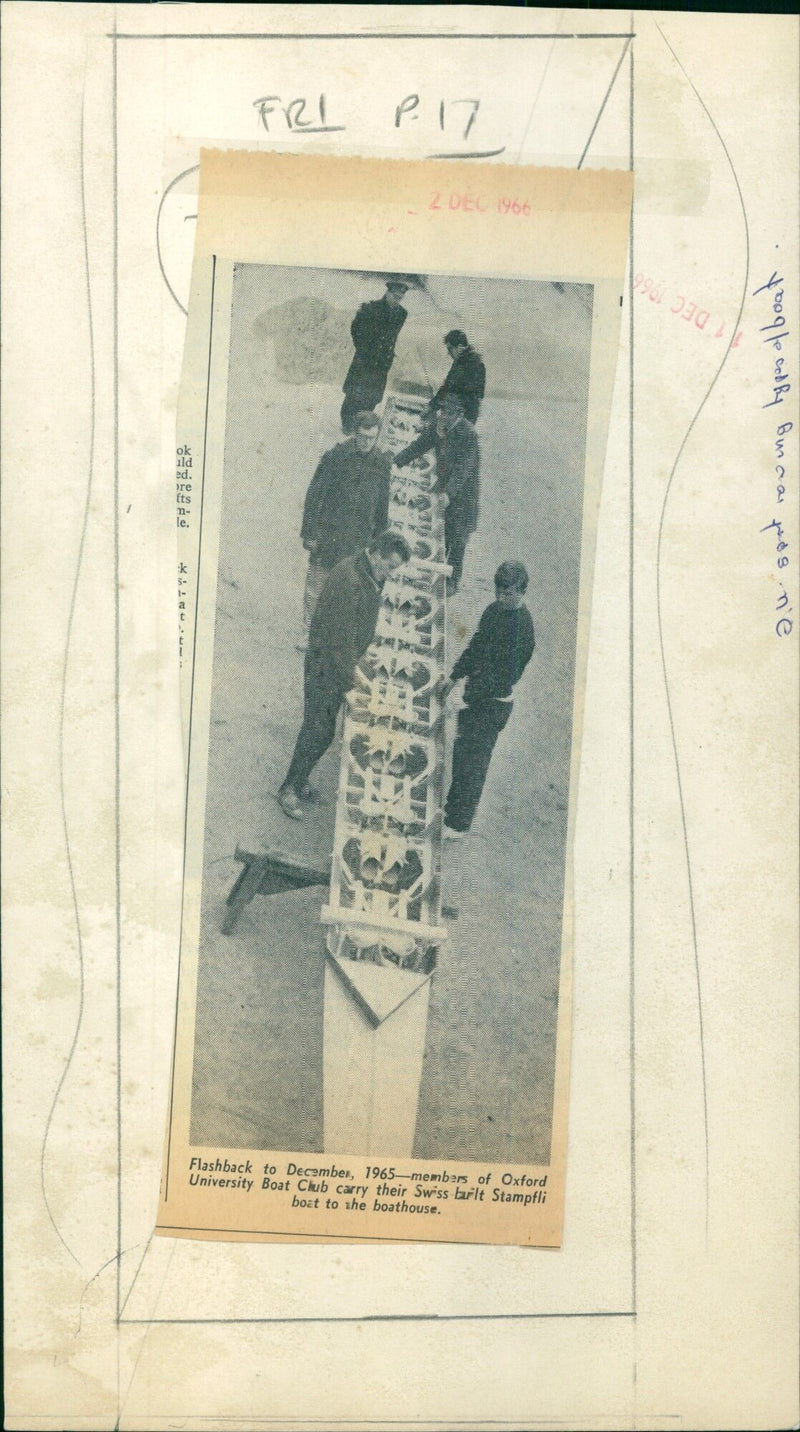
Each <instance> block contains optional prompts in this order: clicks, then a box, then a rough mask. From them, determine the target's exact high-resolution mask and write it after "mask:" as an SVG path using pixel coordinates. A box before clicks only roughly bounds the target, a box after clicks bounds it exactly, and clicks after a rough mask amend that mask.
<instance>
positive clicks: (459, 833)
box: [444, 825, 467, 840]
mask: <svg viewBox="0 0 800 1432" xmlns="http://www.w3.org/2000/svg"><path fill="white" fill-rule="evenodd" d="M466 833H467V832H466V831H465V830H452V829H451V828H450V826H449V825H446V826H445V828H444V838H445V840H463V839H464V836H465V835H466Z"/></svg>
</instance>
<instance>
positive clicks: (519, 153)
mask: <svg viewBox="0 0 800 1432" xmlns="http://www.w3.org/2000/svg"><path fill="white" fill-rule="evenodd" d="M563 16H564V11H563V10H562V11H561V12H560V16H559V21H558V26H559V31H560V29H561V20H562V19H563ZM557 38H558V36H557V35H553V38H552V41H551V44H550V49H549V50H548V52H547V59H546V60H545V62H544V67H543V69H542V73H541V75H540V76H539V84H538V86H537V89H536V94H535V95H534V96H533V103H532V104H531V108H530V113H529V114H528V119H527V123H526V125H525V129H524V132H523V135H522V140H521V142H520V146H519V149H518V150H517V160H516V162H517V164H519V162H520V160H521V158H522V151H523V149H524V148H525V145H526V143H527V139H528V133H529V131H530V127H531V124H532V123H533V116H534V114H535V113H536V108H537V105H538V103H539V99H540V96H541V93H542V90H543V88H544V82H545V80H546V79H547V71H548V70H549V68H550V61H551V60H552V58H553V53H554V51H555V48H556V39H557Z"/></svg>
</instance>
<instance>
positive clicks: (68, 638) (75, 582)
mask: <svg viewBox="0 0 800 1432" xmlns="http://www.w3.org/2000/svg"><path fill="white" fill-rule="evenodd" d="M87 64H88V62H87ZM86 71H87V66H85V67H84V76H83V93H82V96H81V119H80V155H79V164H80V199H81V226H82V230H83V264H84V278H85V283H86V311H87V319H88V328H89V390H90V404H89V409H90V411H89V455H88V465H87V477H86V492H85V496H84V500H83V514H82V517H81V526H80V536H79V539H78V555H77V559H76V563H75V575H74V577H73V579H72V590H71V592H70V600H69V609H68V613H67V629H66V635H65V640H64V657H63V661H62V665H61V684H60V696H59V709H58V786H59V799H60V806H61V829H62V833H63V836H64V850H65V854H66V861H67V877H68V880H69V888H70V899H71V905H72V916H73V919H74V921H75V940H76V948H77V955H78V1013H77V1018H76V1020H75V1029H74V1032H73V1035H72V1042H71V1044H70V1048H69V1053H68V1055H67V1059H66V1062H65V1064H64V1068H63V1069H62V1071H61V1077H60V1078H59V1081H58V1084H57V1085H56V1090H55V1093H54V1095H53V1100H52V1103H51V1105H50V1111H49V1113H48V1115H47V1119H46V1122H45V1127H44V1136H43V1138H42V1150H41V1155H40V1159H39V1176H40V1182H41V1189H42V1198H43V1199H44V1206H45V1208H46V1209H47V1216H48V1218H49V1219H50V1222H51V1224H52V1225H53V1228H54V1230H55V1233H56V1236H57V1237H58V1240H59V1242H60V1243H61V1245H62V1246H63V1248H64V1249H65V1250H66V1252H67V1253H68V1254H69V1256H70V1258H72V1260H73V1262H75V1263H77V1264H78V1265H79V1266H80V1259H79V1258H78V1256H77V1254H76V1253H74V1252H73V1250H72V1248H70V1246H69V1244H68V1243H67V1241H66V1239H65V1238H64V1236H63V1234H62V1233H61V1230H60V1228H59V1226H58V1224H57V1223H56V1220H55V1218H54V1217H53V1210H52V1208H51V1207H50V1200H49V1198H48V1196H47V1178H46V1172H45V1161H46V1157H47V1144H48V1140H49V1138H50V1131H51V1128H52V1125H53V1118H54V1116H55V1112H56V1107H57V1105H58V1101H59V1099H60V1098H61V1092H62V1090H63V1088H64V1084H65V1082H66V1079H67V1075H68V1074H69V1070H70V1066H71V1064H72V1060H73V1057H74V1055H75V1050H76V1048H77V1046H78V1039H79V1038H80V1032H81V1027H82V1024H83V1010H84V996H85V970H84V957H83V930H82V928H81V914H80V903H79V900H78V891H77V887H76V884H75V867H74V864H73V859H72V845H71V843H70V823H69V817H68V815H67V797H66V771H65V754H64V727H65V724H66V707H67V684H68V681H69V672H70V657H71V653H72V635H73V630H74V626H75V608H76V605H77V600H78V588H79V585H80V579H81V572H82V570H83V558H84V552H85V548H86V533H87V529H88V526H89V508H90V504H91V499H92V485H93V478H94V436H95V407H96V395H95V388H96V383H95V355H94V315H93V312H92V286H91V280H90V275H89V233H88V229H87V225H86V174H85V148H86V122H85V121H86Z"/></svg>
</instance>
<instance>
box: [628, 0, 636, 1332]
mask: <svg viewBox="0 0 800 1432" xmlns="http://www.w3.org/2000/svg"><path fill="white" fill-rule="evenodd" d="M631 19H633V17H632V16H631ZM634 48H635V47H634V46H633V45H631V47H630V69H629V80H628V85H629V88H628V95H629V101H628V168H629V169H630V170H633V165H634V152H635V132H634V96H635V71H634ZM633 218H634V205H633V203H631V219H630V238H629V244H628V254H629V268H628V377H629V385H630V386H629V396H628V461H629V473H628V623H629V626H628V719H629V725H630V749H629V757H628V759H629V769H628V824H629V829H630V876H629V879H630V889H629V907H628V939H629V964H630V979H629V1000H630V1006H629V1014H630V1061H631V1086H630V1121H631V1155H630V1156H631V1301H632V1304H633V1307H634V1308H635V1307H636V1289H637V1279H636V1253H637V1242H636V961H635V949H636V899H635V886H634V875H635V870H636V830H635V812H636V800H635V788H636V787H635V781H636V752H635V744H636V738H635V734H634V733H635V711H636V703H635V685H634V682H635V678H634V671H635V665H636V661H635V656H636V647H635V618H634V606H635V599H636V596H635V583H634V556H635V546H636V544H635V531H636V524H635V516H636V509H635V492H636V488H635V482H634V471H635V462H636V459H635V451H634V434H635V431H636V424H635V421H634V408H635V381H636V380H635V362H634V351H635V349H634V342H635V332H634V314H633V275H634V227H633Z"/></svg>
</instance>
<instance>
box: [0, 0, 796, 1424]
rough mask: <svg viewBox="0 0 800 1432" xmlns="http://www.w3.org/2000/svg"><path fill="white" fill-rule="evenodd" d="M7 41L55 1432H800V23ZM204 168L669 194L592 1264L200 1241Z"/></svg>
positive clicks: (618, 419) (20, 841)
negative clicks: (190, 844)
mask: <svg viewBox="0 0 800 1432" xmlns="http://www.w3.org/2000/svg"><path fill="white" fill-rule="evenodd" d="M3 39H4V44H3V106H4V110H3V119H4V124H3V182H4V185H5V190H4V196H3V197H4V200H5V201H6V202H5V205H4V246H5V247H4V275H5V284H4V292H3V303H4V340H5V341H4V384H3V391H4V397H5V407H4V432H3V439H4V443H3V450H4V477H5V481H4V485H3V582H4V588H3V615H4V648H3V669H4V677H5V681H4V703H5V705H4V772H3V774H4V802H3V816H4V860H3V874H4V892H3V896H4V909H3V917H4V919H3V925H4V929H3V933H4V995H5V1012H6V1018H5V1026H4V1055H5V1091H4V1092H5V1107H4V1138H5V1149H4V1153H5V1159H4V1186H5V1195H6V1208H5V1232H6V1289H5V1293H6V1299H5V1302H6V1422H7V1424H8V1425H9V1426H10V1427H14V1426H18V1427H24V1428H45V1427H49V1428H61V1427H63V1426H65V1425H70V1426H75V1427H86V1428H101V1429H102V1428H108V1427H113V1426H119V1427H120V1428H131V1429H133V1428H142V1429H144V1428H147V1429H156V1428H162V1427H164V1426H167V1425H172V1424H176V1425H191V1426H200V1427H203V1426H205V1427H208V1428H223V1427H224V1428H230V1427H235V1426H242V1427H251V1426H271V1427H282V1426H283V1427H290V1426H293V1427H297V1426H304V1427H305V1426H312V1425H316V1426H320V1425H323V1426H326V1425H334V1424H337V1423H338V1424H341V1423H344V1424H347V1423H350V1424H353V1423H355V1424H360V1425H368V1426H371V1427H372V1426H374V1427H379V1426H381V1425H384V1424H392V1425H394V1426H411V1425H419V1424H420V1423H426V1422H427V1423H429V1424H430V1423H436V1424H438V1425H440V1426H443V1427H449V1428H454V1429H455V1428H465V1427H480V1426H486V1425H492V1426H495V1427H497V1426H506V1427H509V1428H520V1427H533V1426H544V1427H548V1426H563V1425H564V1424H565V1423H566V1424H568V1425H571V1426H575V1427H591V1428H601V1427H607V1426H609V1425H610V1426H618V1427H625V1428H631V1429H632V1428H634V1427H642V1426H646V1427H654V1428H655V1427H658V1428H661V1427H670V1426H680V1425H683V1426H694V1427H708V1428H714V1427H719V1426H723V1425H726V1426H732V1427H741V1428H745V1427H751V1426H756V1427H763V1428H769V1427H775V1426H791V1425H793V1424H794V1423H795V1422H796V1421H797V1419H798V1408H797V1344H798V1337H797V1297H796V1291H797V1284H796V1269H797V1232H798V1229H797V1199H796V1188H797V1138H796V1130H797V1118H796V1113H797V1078H796V1069H797V1063H796V1056H797V987H796V957H795V951H796V945H797V899H796V879H795V871H796V791H797V776H796V754H797V748H796V741H797V736H796V733H797V721H796V690H797V682H796V672H797V643H796V637H797V626H796V616H797V610H798V606H797V603H798V588H797V581H796V555H797V422H798V419H797V409H796V396H797V387H796V370H797V347H796V337H797V291H796V283H795V281H794V278H793V275H796V272H797V244H796V232H795V231H796V225H795V218H794V216H795V215H796V203H797V172H796V161H795V157H794V146H793V145H790V144H789V143H788V142H787V136H788V135H794V133H795V131H796V114H797V65H796V54H797V23H796V21H795V20H794V19H793V18H788V17H770V16H740V15H701V14H679V13H665V14H651V13H647V12H636V11H634V12H633V13H631V14H629V13H627V12H622V11H613V12H610V11H609V12H603V11H589V12H587V11H585V10H583V11H578V10H573V11H569V10H567V11H558V10H549V11H548V10H536V11H531V10H528V9H525V8H523V9H520V8H518V7H514V8H513V9H512V8H508V9H504V8H502V7H491V8H487V9H481V8H480V7H473V6H470V7H464V8H463V9H462V8H459V7H450V6H448V7H436V6H430V7H421V6H419V7H415V6H410V7H407V6H392V7H380V6H376V7H364V6H354V7H347V6H342V7H333V6H304V7H297V6H291V7H289V6H263V5H261V6H260V5H252V6H248V5H242V6H239V5H237V6H224V7H223V6H217V5H203V6H201V5H184V6H173V5H169V6H166V5H164V6H162V5H152V6H126V5H120V6H116V7H115V6H112V5H102V4H100V5H86V6H82V5H58V4H36V5H27V4H6V5H5V6H4V7H3ZM322 97H324V100H323V103H322V104H321V98H322ZM300 100H302V101H303V107H302V109H301V108H300V106H299V104H298V103H297V102H298V101H300ZM476 102H477V111H476V110H475V105H476ZM442 105H444V108H442ZM322 111H324V114H323V113H322ZM398 112H399V122H398ZM473 113H474V115H475V117H474V118H473ZM290 119H291V123H290ZM296 119H297V120H300V121H301V122H302V123H300V124H299V125H296V124H295V120H296ZM309 120H310V121H311V122H310V123H308V121H309ZM468 126H469V132H468V133H467V132H466V131H467V129H468ZM203 147H206V148H215V149H241V148H252V149H256V150H271V151H272V150H280V151H284V152H285V151H292V152H297V151H300V152H307V153H310V154H342V155H346V154H350V155H359V154H360V155H364V156H368V157H383V156H385V157H394V158H396V159H409V160H410V159H414V160H431V159H433V158H434V157H435V156H439V155H450V156H453V155H457V156H460V157H459V158H458V160H457V162H458V163H459V164H460V165H461V167H462V169H463V170H464V171H466V170H468V168H469V166H470V164H471V163H473V162H476V163H480V162H483V161H485V162H488V163H489V164H500V165H514V164H517V163H523V164H535V165H539V166H550V167H561V168H564V167H567V168H572V169H578V168H580V169H584V168H599V169H608V168H612V169H619V170H626V171H627V170H635V172H636V187H635V196H634V208H633V215H632V226H631V239H630V248H629V256H630V263H629V271H628V274H627V278H626V283H625V288H624V293H623V307H622V310H621V311H622V324H621V331H620V355H619V360H618V368H617V381H616V385H615V391H614V397H613V402H612V409H611V421H610V428H609V434H608V456H607V462H606V468H605V472H604V474H603V488H602V498H601V506H600V518H599V523H598V536H597V550H596V566H595V581H594V602H593V610H592V625H591V633H590V645H589V654H588V668H587V679H586V708H585V724H584V740H583V756H582V769H581V774H580V786H579V792H580V794H579V806H578V815H577V824H576V832H575V875H576V890H578V889H581V890H583V892H584V894H583V897H582V899H581V900H580V902H579V903H576V908H575V940H574V989H573V1018H572V1050H571V1068H570V1109H569V1133H568V1150H567V1167H568V1177H567V1186H566V1198H565V1217H564V1230H563V1241H562V1245H561V1247H560V1249H558V1250H553V1249H544V1248H518V1247H513V1246H505V1247H503V1246H488V1245H486V1246H481V1245H471V1244H460V1245H446V1244H431V1243H428V1244H422V1243H413V1244H407V1245H401V1244H395V1245H392V1246H389V1245H386V1244H383V1245H369V1244H356V1245H353V1246H349V1245H348V1244H346V1243H344V1242H341V1241H340V1242H338V1243H334V1244H331V1245H327V1244H319V1243H317V1242H316V1241H314V1242H313V1243H308V1244H305V1245H298V1244H293V1243H292V1244H286V1243H284V1244H261V1245H254V1244H241V1243H216V1242H205V1243H202V1242H200V1241H195V1240H188V1239H171V1238H155V1237H154V1236H153V1231H154V1226H155V1219H156V1209H157V1202H158V1186H159V1179H160V1176H161V1168H162V1149H163V1126H164V1108H165V1106H166V1103H167V1097H168V1089H169V1075H170V1059H171V1049H172V1044H173V1038H174V997H175V989H176V977H177V964H178V936H179V926H180V889H181V868H182V851H183V759H184V757H183V752H184V743H183V739H182V732H181V712H180V690H179V681H178V673H177V664H176V662H175V653H176V646H177V631H176V621H175V598H176V591H175V570H176V560H177V541H176V536H177V529H176V463H175V442H176V405H177V397H178V387H179V380H180V374H181V364H182V355H183V348H184V340H185V336H186V310H187V309H188V307H189V296H190V289H191V260H192V253H193V250H194V240H195V224H196V215H197V213H198V203H197V172H198V166H199V163H200V150H201V148H203ZM478 155H480V156H481V158H480V159H478V158H477V156H478ZM437 162H440V161H438V160H437ZM441 162H444V161H441ZM284 262H285V263H286V264H288V265H291V262H292V260H291V256H288V257H287V258H286V259H285V260H284ZM341 266H342V268H343V269H344V270H348V271H349V270H350V262H349V259H348V258H347V257H346V256H345V257H343V258H342V260H341ZM776 342H780V343H781V347H780V348H778V347H777V346H776ZM787 358H788V359H789V361H788V362H786V359H787ZM778 360H781V361H780V363H779V362H778ZM793 370H794V371H793ZM787 386H788V391H787ZM789 423H790V424H792V426H791V428H787V427H786V424H789ZM779 428H781V429H783V431H780V432H779ZM779 469H780V470H779ZM779 529H780V530H779ZM781 543H787V544H788V545H787V546H780V545H779V544H781ZM471 555H472V554H470V553H469V552H468V556H467V560H468V561H469V560H470V558H471ZM779 564H781V565H779ZM790 624H791V625H790ZM523 679H524V678H523ZM518 712H519V708H518V711H517V713H515V714H518ZM235 840H236V834H235V832H234V831H231V843H230V848H229V850H228V852H227V854H228V856H230V854H231V851H232V850H233V849H234V843H235ZM220 853H222V852H220ZM220 868H221V867H220ZM232 873H233V872H232ZM260 899H261V897H256V900H255V901H254V902H253V904H254V905H257V904H258V903H259V901H260Z"/></svg>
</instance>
